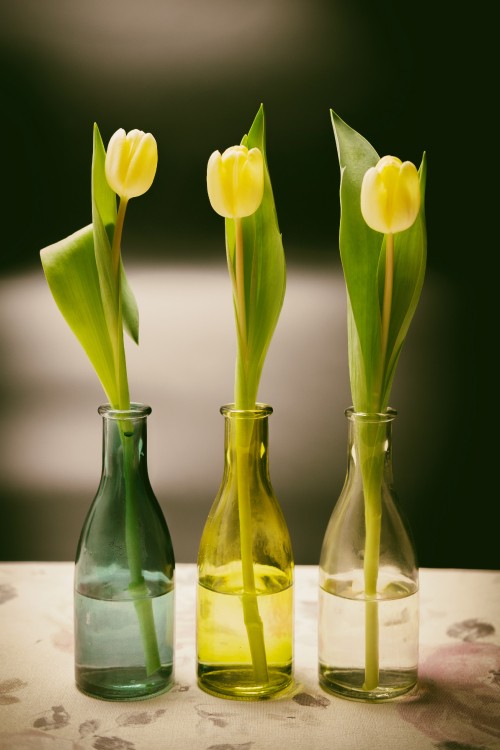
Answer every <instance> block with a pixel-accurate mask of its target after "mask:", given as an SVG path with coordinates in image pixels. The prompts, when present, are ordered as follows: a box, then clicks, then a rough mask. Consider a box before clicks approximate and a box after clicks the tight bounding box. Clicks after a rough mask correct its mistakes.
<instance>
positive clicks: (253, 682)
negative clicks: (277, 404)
mask: <svg viewBox="0 0 500 750" xmlns="http://www.w3.org/2000/svg"><path fill="white" fill-rule="evenodd" d="M221 413H222V414H223V416H224V418H225V464H224V474H223V479H222V483H221V486H220V489H219V492H218V494H217V497H216V499H215V501H214V504H213V506H212V508H211V510H210V513H209V516H208V520H207V522H206V525H205V528H204V531H203V534H202V538H201V542H200V547H199V553H198V588H197V627H196V631H197V654H198V684H199V686H200V688H202V690H204V691H206V692H208V693H211V694H212V695H216V696H218V697H222V698H234V699H240V700H260V699H266V698H270V697H273V696H276V695H278V694H279V693H282V692H283V691H284V690H285V689H286V688H288V687H289V686H291V684H292V682H293V568H294V565H293V555H292V546H291V542H290V536H289V533H288V528H287V525H286V522H285V519H284V516H283V513H282V511H281V508H280V506H279V504H278V501H277V499H276V497H275V494H274V491H273V488H272V486H271V481H270V478H269V466H268V417H269V415H270V414H271V413H272V409H271V407H270V406H267V405H265V404H257V405H256V408H255V409H254V410H245V411H237V410H235V409H234V408H233V406H232V405H228V406H223V407H222V408H221Z"/></svg>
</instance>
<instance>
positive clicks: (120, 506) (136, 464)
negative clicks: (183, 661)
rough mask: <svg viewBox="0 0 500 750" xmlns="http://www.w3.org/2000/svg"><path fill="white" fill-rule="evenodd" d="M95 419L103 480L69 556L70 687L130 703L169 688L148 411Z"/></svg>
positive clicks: (161, 530) (169, 568)
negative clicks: (71, 564)
mask: <svg viewBox="0 0 500 750" xmlns="http://www.w3.org/2000/svg"><path fill="white" fill-rule="evenodd" d="M99 414H101V416H102V418H103V463H102V476H101V482H100V485H99V488H98V490H97V494H96V496H95V498H94V501H93V503H92V505H91V507H90V510H89V513H88V515H87V518H86V520H85V523H84V525H83V529H82V532H81V536H80V541H79V543H78V549H77V553H76V564H75V576H74V607H75V609H74V623H75V678H76V685H77V687H78V688H79V689H80V690H81V691H82V692H84V693H86V694H87V695H91V696H93V697H95V698H102V699H106V700H117V701H123V700H137V699H140V698H147V697H150V696H153V695H158V694H159V693H163V692H165V691H166V690H168V689H169V688H170V687H171V686H172V684H173V662H174V658H173V657H174V570H175V562H174V554H173V549H172V542H171V538H170V533H169V530H168V527H167V524H166V521H165V518H164V516H163V513H162V511H161V508H160V506H159V504H158V501H157V499H156V497H155V495H154V493H153V490H152V488H151V485H150V482H149V478H148V468H147V452H146V446H147V443H146V424H147V417H148V416H149V414H151V409H150V407H149V406H145V405H143V404H131V408H130V410H129V411H117V410H113V409H112V408H111V407H110V406H109V405H105V406H101V407H99Z"/></svg>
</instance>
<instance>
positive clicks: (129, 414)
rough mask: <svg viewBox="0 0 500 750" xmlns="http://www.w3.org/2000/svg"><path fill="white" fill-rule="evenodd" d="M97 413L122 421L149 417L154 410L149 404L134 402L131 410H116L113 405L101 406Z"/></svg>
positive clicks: (131, 404)
mask: <svg viewBox="0 0 500 750" xmlns="http://www.w3.org/2000/svg"><path fill="white" fill-rule="evenodd" d="M97 411H98V413H99V414H100V415H101V417H107V418H108V419H117V420H120V421H122V420H133V419H141V418H144V417H148V416H149V415H150V414H151V412H152V409H151V407H150V406H148V405H147V404H141V403H138V402H136V401H132V402H131V403H130V409H114V408H113V407H112V406H111V404H101V406H99V408H98V409H97Z"/></svg>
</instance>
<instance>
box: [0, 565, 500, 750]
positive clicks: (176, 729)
mask: <svg viewBox="0 0 500 750" xmlns="http://www.w3.org/2000/svg"><path fill="white" fill-rule="evenodd" d="M72 577H73V564H72V563H43V562H42V563H38V562H37V563H2V564H0V750H51V749H52V750H87V749H89V748H94V750H168V749H170V748H172V749H174V750H184V748H186V749H188V748H189V750H267V749H268V748H269V749H272V750H276V749H277V748H286V749H287V750H295V749H296V750H304V748H307V750H337V749H338V750H364V749H365V748H366V749H368V748H369V750H379V749H380V750H392V749H393V748H394V750H396V749H397V750H401V748H404V750H413V748H419V749H422V750H423V749H427V748H428V749H430V748H439V749H440V750H484V749H485V748H488V749H489V748H495V749H497V748H500V572H496V571H471V570H435V569H423V570H421V571H420V591H421V627H420V663H419V685H418V687H417V689H416V690H415V691H414V692H413V693H412V694H410V695H407V696H405V697H403V698H400V699H398V700H395V701H391V702H388V703H384V704H379V705H369V704H365V703H360V702H353V701H348V700H343V699H341V698H336V697H335V696H333V695H330V694H328V693H326V692H324V691H323V690H322V689H321V688H320V686H319V684H318V680H317V633H316V627H317V596H318V591H317V581H318V570H317V567H316V566H297V568H296V573H295V687H294V690H293V691H292V692H291V694H290V695H288V696H287V697H286V698H282V699H278V700H272V701H263V702H256V703H253V702H241V701H231V700H225V699H221V698H215V697H213V696H210V695H208V694H206V693H204V692H203V691H202V690H200V689H199V688H198V686H197V684H196V676H195V661H196V654H195V596H196V594H195V582H196V566H195V565H191V564H180V565H178V566H177V570H176V654H175V676H176V679H175V685H174V687H173V689H172V690H171V691H170V692H168V693H165V694H164V695H161V696H158V697H157V698H150V699H148V700H144V701H137V702H131V703H111V702H106V701H100V700H95V699H92V698H89V697H87V696H85V695H83V694H81V693H80V692H79V691H78V690H77V689H76V687H75V685H74V681H73V603H72Z"/></svg>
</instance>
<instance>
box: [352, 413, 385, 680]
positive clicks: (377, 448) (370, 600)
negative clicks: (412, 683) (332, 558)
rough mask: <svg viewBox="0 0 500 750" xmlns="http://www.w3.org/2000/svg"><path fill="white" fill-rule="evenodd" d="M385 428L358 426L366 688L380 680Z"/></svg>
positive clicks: (374, 425)
mask: <svg viewBox="0 0 500 750" xmlns="http://www.w3.org/2000/svg"><path fill="white" fill-rule="evenodd" d="M381 429H382V430H383V428H381V426H379V425H377V424H360V425H358V428H357V436H356V439H357V441H358V451H359V459H360V463H361V473H362V479H363V494H364V501H365V529H366V531H365V533H366V538H365V555H364V584H365V681H364V685H363V688H364V689H365V690H375V688H377V687H378V684H379V621H378V602H377V581H378V572H379V562H380V533H381V524H382V494H381V493H382V477H383V469H384V444H383V432H382V433H381V432H380V430H381Z"/></svg>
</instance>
